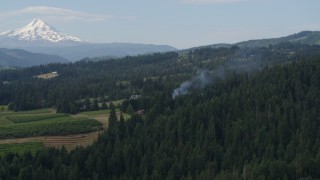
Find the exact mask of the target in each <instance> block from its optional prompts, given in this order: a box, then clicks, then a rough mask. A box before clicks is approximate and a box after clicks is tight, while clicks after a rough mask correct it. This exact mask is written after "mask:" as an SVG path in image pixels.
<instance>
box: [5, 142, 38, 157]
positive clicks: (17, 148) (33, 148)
mask: <svg viewBox="0 0 320 180" xmlns="http://www.w3.org/2000/svg"><path fill="white" fill-rule="evenodd" d="M43 148H44V145H43V143H41V142H27V143H14V144H0V156H4V155H5V154H7V153H9V152H12V153H18V154H23V153H24V152H27V151H30V152H31V153H35V152H37V151H38V150H40V149H43Z"/></svg>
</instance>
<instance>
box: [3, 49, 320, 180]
mask: <svg viewBox="0 0 320 180" xmlns="http://www.w3.org/2000/svg"><path fill="white" fill-rule="evenodd" d="M318 53H319V47H317V46H300V45H292V44H289V45H288V44H287V45H281V46H280V45H279V46H277V47H268V48H259V49H247V50H241V49H238V48H236V47H233V48H230V49H228V48H227V49H216V50H215V49H202V50H195V51H193V52H190V53H189V54H184V55H178V54H176V53H168V54H164V55H163V54H162V55H161V54H157V55H152V56H142V57H128V58H125V59H122V60H118V61H116V60H110V61H106V62H97V63H87V62H81V63H75V64H70V65H51V66H46V67H42V69H45V68H47V69H48V71H49V70H50V71H52V70H58V71H61V72H62V73H61V74H62V75H61V76H60V77H59V78H57V79H54V80H50V81H42V80H38V79H32V78H28V76H27V75H29V76H32V75H33V73H35V72H37V71H39V70H40V69H41V68H40V67H36V68H30V69H24V70H20V71H18V72H16V71H15V72H13V71H5V72H2V73H1V80H2V81H4V80H6V81H10V82H12V84H11V85H10V86H8V87H7V86H3V85H1V86H2V87H1V90H2V88H4V89H5V91H1V94H2V96H1V100H2V103H4V102H10V101H12V100H14V99H13V97H10V90H14V91H18V90H16V89H19V90H21V92H22V91H24V93H22V94H25V97H26V98H27V97H29V96H31V97H38V95H37V94H38V93H39V92H38V91H37V90H38V89H33V88H37V87H38V86H42V88H44V89H46V87H47V86H50V88H47V89H46V90H48V92H47V91H43V92H42V93H43V94H41V95H39V98H40V99H41V98H43V97H45V98H47V99H46V100H47V101H51V100H52V99H53V97H55V98H57V99H58V101H59V100H61V99H63V98H66V99H69V97H68V96H71V97H73V98H74V99H73V100H75V101H74V102H77V101H76V100H78V99H79V98H82V96H84V95H85V92H86V93H88V96H96V97H97V96H100V95H108V94H109V93H110V94H112V93H114V95H113V96H110V98H117V97H121V96H126V95H129V94H131V93H141V94H142V95H143V96H142V98H140V99H138V100H131V101H126V102H125V103H124V105H123V106H122V109H123V110H125V109H126V108H127V107H128V106H129V105H132V106H134V105H135V104H138V105H140V106H142V107H143V106H144V108H145V110H146V114H145V115H144V116H139V115H133V116H132V117H131V118H130V119H129V120H127V121H124V119H123V118H120V120H119V121H117V119H116V116H115V115H114V109H113V110H111V111H112V112H111V115H110V123H109V129H108V130H107V131H105V132H104V133H103V134H102V135H101V136H100V137H99V139H98V140H97V142H96V143H94V145H92V146H90V147H88V148H78V149H76V150H74V151H72V152H70V153H68V152H66V150H65V149H62V150H57V149H48V150H43V151H40V152H38V153H36V154H35V155H32V154H31V153H25V154H23V155H17V154H12V153H10V154H7V155H6V156H4V157H1V158H0V179H8V178H9V177H10V178H12V179H14V178H20V179H43V177H45V178H46V179H213V178H216V179H317V178H320V173H319V169H320V153H319V152H320V134H319V132H320V124H319V123H320V121H319V117H320V114H319V113H320V56H319V54H318ZM258 54H260V55H261V56H259V57H260V58H257V57H258ZM235 56H236V57H242V58H237V59H235V58H234V57H235ZM254 57H255V58H254ZM222 64H224V65H226V64H227V65H228V66H223V67H224V68H223V73H222V74H221V73H218V74H219V75H218V74H216V73H213V72H220V71H217V70H216V71H213V72H210V73H209V76H212V77H211V82H210V83H208V84H207V85H206V86H204V87H203V89H190V90H189V93H187V94H186V95H182V96H177V97H176V98H175V99H173V98H172V92H173V89H174V88H176V87H178V86H179V85H180V83H181V82H183V81H184V80H187V79H190V77H191V74H194V73H195V72H196V70H197V69H199V68H203V69H204V68H206V69H208V70H209V71H210V70H214V69H215V68H216V67H221V65H222ZM245 64H246V65H250V66H249V67H250V68H246V67H248V66H241V65H245ZM67 69H68V70H70V71H67ZM173 73H174V74H173ZM94 74H99V75H97V76H95V75H94ZM210 74H211V75H210ZM4 75H5V76H4ZM173 75H174V76H173ZM19 76H20V77H21V76H24V77H26V79H25V80H24V82H22V80H18V77H19ZM101 77H103V78H101ZM111 77H112V78H111ZM104 78H105V82H104V81H102V79H104ZM108 78H110V79H108ZM27 80H28V81H30V82H27ZM111 80H113V81H111ZM134 80H136V81H134ZM108 81H111V82H110V83H108V84H107V82H108ZM122 81H126V82H127V81H129V82H130V83H127V84H129V85H123V84H121V83H120V84H118V83H119V82H122ZM79 82H83V83H88V84H87V85H82V86H80V85H81V84H80V83H79ZM98 82H99V83H98ZM101 82H103V83H105V84H106V85H105V87H104V86H98V87H97V86H96V85H97V84H100V83H101ZM31 83H35V84H32V85H33V86H31ZM51 83H52V84H53V85H51ZM63 83H65V84H63ZM77 83H79V84H77ZM103 83H102V84H103ZM54 85H55V86H57V85H60V88H61V94H60V95H59V93H57V94H56V95H55V96H53V95H54V94H51V91H52V92H54V90H51V88H52V89H54ZM72 86H73V87H78V88H77V90H75V92H73V93H71V87H72ZM18 87H23V88H24V89H20V88H18ZM4 92H5V94H4ZM62 92H65V94H62ZM82 93H83V94H82ZM90 93H92V94H90ZM104 93H106V94H104ZM5 95H6V96H5ZM51 95H52V96H53V97H50V96H51ZM60 96H61V97H60ZM3 97H9V98H7V99H6V100H5V101H4V100H3ZM62 97H63V98H62ZM10 98H11V99H10ZM146 99H147V100H146ZM145 102H148V103H145ZM14 103H17V102H14ZM34 103H35V105H37V101H34ZM18 104H19V103H17V105H18ZM52 104H54V102H52ZM52 104H50V103H48V104H45V105H44V106H46V105H52ZM146 104H148V105H146ZM37 106H38V105H37ZM113 108H114V107H113Z"/></svg>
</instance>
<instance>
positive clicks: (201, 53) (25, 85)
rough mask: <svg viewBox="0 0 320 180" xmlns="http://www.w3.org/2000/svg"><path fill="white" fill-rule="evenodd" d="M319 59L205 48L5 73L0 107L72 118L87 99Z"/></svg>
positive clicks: (290, 49) (303, 49) (293, 48)
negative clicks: (201, 75) (47, 110)
mask: <svg viewBox="0 0 320 180" xmlns="http://www.w3.org/2000/svg"><path fill="white" fill-rule="evenodd" d="M319 54H320V47H319V46H309V45H301V44H292V43H284V44H279V45H275V46H270V47H258V48H238V47H236V46H233V47H230V48H218V49H211V48H202V49H195V50H192V51H189V52H188V53H184V54H178V53H175V52H170V53H162V54H161V53H158V54H153V55H142V56H135V57H125V58H122V59H109V60H107V61H99V62H90V61H81V62H76V63H70V64H51V65H42V66H36V67H31V68H26V69H19V70H6V71H1V72H0V88H1V91H0V104H8V103H10V102H11V103H12V104H13V105H14V106H13V107H15V110H17V111H19V110H28V109H34V108H41V107H57V108H58V111H61V112H69V113H70V112H71V109H72V112H73V113H75V112H77V111H79V109H80V107H81V106H82V104H81V103H82V100H83V99H85V98H102V97H108V98H109V99H123V98H127V97H130V95H132V94H143V95H145V96H149V95H151V96H153V95H154V93H155V92H163V91H171V90H172V89H174V88H175V87H178V86H179V85H180V83H182V82H183V81H185V80H188V79H189V78H191V77H192V76H193V75H195V74H196V73H197V72H199V71H201V70H206V71H210V73H211V74H217V73H218V72H219V71H221V73H222V74H224V73H228V72H232V71H235V72H249V73H251V72H255V71H259V70H261V69H262V68H264V67H268V66H273V65H276V64H281V63H288V62H293V61H299V60H304V59H310V58H311V57H314V56H317V55H319ZM53 71H57V73H58V74H59V76H58V77H56V78H53V79H50V80H43V79H38V78H34V76H36V75H38V74H42V73H47V72H53ZM221 73H220V74H221ZM61 107H64V108H63V109H61Z"/></svg>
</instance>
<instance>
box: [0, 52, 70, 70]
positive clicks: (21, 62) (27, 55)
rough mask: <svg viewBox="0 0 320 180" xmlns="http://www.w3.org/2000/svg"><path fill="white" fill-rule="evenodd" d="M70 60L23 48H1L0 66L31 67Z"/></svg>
mask: <svg viewBox="0 0 320 180" xmlns="http://www.w3.org/2000/svg"><path fill="white" fill-rule="evenodd" d="M67 62H68V60H66V59H64V58H62V57H60V56H55V55H47V54H40V53H31V52H28V51H24V50H21V49H5V48H0V66H2V67H30V66H36V65H41V64H49V63H67Z"/></svg>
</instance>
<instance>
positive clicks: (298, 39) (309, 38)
mask: <svg viewBox="0 0 320 180" xmlns="http://www.w3.org/2000/svg"><path fill="white" fill-rule="evenodd" d="M285 42H290V43H301V44H307V45H320V31H302V32H299V33H296V34H292V35H289V36H284V37H279V38H269V39H254V40H248V41H241V42H238V43H234V44H228V43H220V44H210V45H204V46H198V47H192V48H189V49H185V50H182V52H186V51H188V50H193V49H200V48H214V49H215V48H224V47H225V48H229V47H231V46H239V47H240V48H241V47H242V48H246V47H247V48H253V47H266V46H268V45H276V44H279V43H285Z"/></svg>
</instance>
